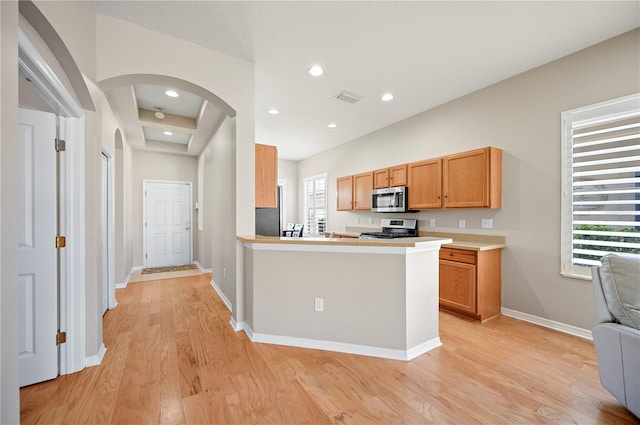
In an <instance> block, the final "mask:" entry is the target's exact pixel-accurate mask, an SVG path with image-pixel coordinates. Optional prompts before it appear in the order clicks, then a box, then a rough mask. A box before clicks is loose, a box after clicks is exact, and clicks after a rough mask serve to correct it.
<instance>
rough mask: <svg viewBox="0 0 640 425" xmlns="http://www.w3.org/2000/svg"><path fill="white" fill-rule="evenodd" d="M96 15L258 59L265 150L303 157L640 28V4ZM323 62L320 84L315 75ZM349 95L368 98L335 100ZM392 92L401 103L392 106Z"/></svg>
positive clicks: (115, 8) (238, 6)
mask: <svg viewBox="0 0 640 425" xmlns="http://www.w3.org/2000/svg"><path fill="white" fill-rule="evenodd" d="M97 9H98V12H99V13H103V14H106V15H111V16H114V17H116V18H119V19H122V20H126V21H129V22H132V23H135V24H138V25H141V26H143V27H147V28H149V29H152V30H155V31H159V32H162V33H166V34H168V35H172V36H174V37H177V38H180V39H184V40H187V41H190V42H193V43H196V44H199V45H202V46H204V47H207V48H210V49H212V50H216V51H220V52H224V53H227V54H229V55H232V56H235V57H238V58H241V59H245V60H248V61H251V62H253V63H255V67H256V133H255V134H256V142H259V143H265V144H271V145H277V146H278V151H279V156H280V157H281V158H284V159H293V160H297V159H301V158H305V157H307V156H310V155H313V154H315V153H318V152H320V151H323V150H326V149H329V148H331V147H333V146H336V145H338V144H340V143H345V142H348V141H349V140H352V139H354V138H357V137H360V136H362V135H365V134H367V133H370V132H372V131H375V130H377V129H379V128H382V127H384V126H387V125H389V124H392V123H394V122H396V121H399V120H402V119H404V118H407V117H410V116H412V115H415V114H417V113H420V112H422V111H425V110H427V109H430V108H433V107H435V106H437V105H440V104H443V103H445V102H448V101H450V100H453V99H455V98H458V97H460V96H463V95H465V94H467V93H471V92H473V91H476V90H478V89H481V88H483V87H486V86H488V85H491V84H493V83H495V82H498V81H500V80H503V79H505V78H508V77H511V76H513V75H516V74H519V73H522V72H524V71H527V70H529V69H532V68H534V67H537V66H539V65H542V64H544V63H547V62H550V61H552V60H554V59H557V58H560V57H562V56H565V55H567V54H570V53H573V52H576V51H578V50H580V49H583V48H585V47H588V46H590V45H593V44H596V43H598V42H601V41H604V40H606V39H608V38H611V37H614V36H616V35H619V34H621V33H624V32H626V31H629V30H632V29H634V28H636V27H639V26H640V2H638V1H622V2H615V1H587V2H577V1H553V2H542V1H535V2H524V1H514V2H494V1H472V2H444V1H440V2H438V1H436V2H419V1H413V2H401V1H384V2H382V1H375V2H367V1H354V2H347V1H343V2H339V1H338V2H329V1H317V2H306V1H305V2H295V1H285V2H271V1H259V2H244V1H188V2H183V1H166V2H165V1H163V2H157V1H126V2H125V1H98V2H97ZM314 64H320V65H322V66H323V67H324V69H325V73H324V74H323V75H322V76H320V77H312V76H310V75H308V74H307V69H308V68H309V67H310V66H311V65H314ZM542 89H543V88H542ZM342 90H347V91H350V92H353V93H356V94H358V95H360V96H362V100H361V101H360V102H358V103H356V104H348V103H345V102H342V101H339V100H336V99H334V97H333V96H334V95H336V94H338V93H339V92H340V91H342ZM385 92H391V93H393V94H394V96H395V99H394V100H392V101H391V102H382V101H381V100H380V96H381V95H382V94H383V93H385ZM271 108H277V109H278V110H280V111H281V113H280V114H279V115H270V114H268V113H267V110H269V109H271ZM115 109H116V112H117V110H118V108H117V107H116V108H115ZM331 122H333V123H336V124H337V128H335V129H329V128H327V124H329V123H331ZM127 136H128V135H127Z"/></svg>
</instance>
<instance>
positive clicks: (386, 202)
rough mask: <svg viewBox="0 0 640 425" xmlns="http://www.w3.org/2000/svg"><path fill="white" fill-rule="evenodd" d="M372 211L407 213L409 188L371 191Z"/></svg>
mask: <svg viewBox="0 0 640 425" xmlns="http://www.w3.org/2000/svg"><path fill="white" fill-rule="evenodd" d="M371 211H373V212H406V211H408V199H407V187H406V186H398V187H389V188H385V189H374V190H372V191H371Z"/></svg>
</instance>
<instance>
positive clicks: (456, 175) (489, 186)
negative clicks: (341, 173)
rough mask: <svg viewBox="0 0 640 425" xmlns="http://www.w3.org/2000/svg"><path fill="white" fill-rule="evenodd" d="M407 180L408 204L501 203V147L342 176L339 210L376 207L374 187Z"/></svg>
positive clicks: (437, 206) (426, 206)
mask: <svg viewBox="0 0 640 425" xmlns="http://www.w3.org/2000/svg"><path fill="white" fill-rule="evenodd" d="M394 186H408V188H409V189H408V193H407V197H408V200H409V202H408V208H409V209H410V210H427V209H440V208H502V150H500V149H498V148H492V147H486V148H482V149H476V150H472V151H467V152H462V153H458V154H454V155H447V156H444V157H442V158H434V159H427V160H424V161H418V162H412V163H410V164H403V165H398V166H395V167H389V168H381V169H379V170H375V171H372V172H368V173H362V174H357V175H354V176H348V177H341V178H339V179H338V208H337V209H338V210H342V211H344V210H369V209H371V190H372V189H382V188H385V187H394Z"/></svg>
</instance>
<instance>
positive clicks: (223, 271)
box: [222, 269, 227, 279]
mask: <svg viewBox="0 0 640 425" xmlns="http://www.w3.org/2000/svg"><path fill="white" fill-rule="evenodd" d="M222 277H223V278H225V279H226V278H227V269H222Z"/></svg>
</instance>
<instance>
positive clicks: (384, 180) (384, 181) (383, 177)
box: [373, 168, 389, 189]
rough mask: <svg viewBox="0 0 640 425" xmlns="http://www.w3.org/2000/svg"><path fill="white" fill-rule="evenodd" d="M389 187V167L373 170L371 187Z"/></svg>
mask: <svg viewBox="0 0 640 425" xmlns="http://www.w3.org/2000/svg"><path fill="white" fill-rule="evenodd" d="M385 187H389V169H388V168H383V169H381V170H376V171H374V172H373V188H374V189H383V188H385Z"/></svg>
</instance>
